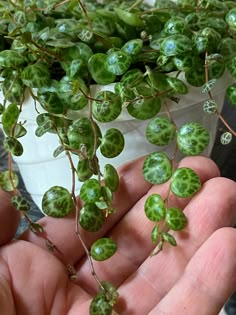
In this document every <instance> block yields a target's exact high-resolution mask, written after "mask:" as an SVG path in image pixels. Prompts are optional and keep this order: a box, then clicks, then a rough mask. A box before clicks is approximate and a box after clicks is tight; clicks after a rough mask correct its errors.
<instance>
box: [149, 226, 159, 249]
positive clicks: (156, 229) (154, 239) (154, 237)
mask: <svg viewBox="0 0 236 315" xmlns="http://www.w3.org/2000/svg"><path fill="white" fill-rule="evenodd" d="M158 237H159V225H155V226H154V228H153V229H152V234H151V239H152V243H153V244H156V243H157V241H158Z"/></svg>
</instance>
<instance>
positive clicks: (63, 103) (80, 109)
mask: <svg viewBox="0 0 236 315" xmlns="http://www.w3.org/2000/svg"><path fill="white" fill-rule="evenodd" d="M235 31H236V4H235V2H234V1H219V0H203V1H197V0H188V1H185V0H178V1H168V0H165V1H156V3H155V4H154V5H153V6H150V5H149V4H147V3H144V1H141V0H138V1H118V0H116V1H112V2H111V1H106V0H104V1H98V2H95V1H86V4H85V3H83V2H82V1H81V0H78V1H77V0H64V1H61V2H59V1H53V0H50V1H46V0H45V1H44V0H25V1H16V2H14V1H11V0H9V1H0V50H1V51H0V71H1V72H0V75H1V78H2V82H1V89H2V92H3V95H4V100H3V103H2V104H1V105H0V114H1V127H2V129H3V131H4V133H5V140H4V147H5V149H6V150H7V151H8V156H9V158H8V161H9V163H8V164H9V168H8V170H6V171H4V172H2V173H0V186H1V188H2V189H4V190H6V191H11V192H12V193H13V197H12V204H13V205H14V206H15V207H16V209H18V210H19V211H21V212H22V215H23V216H24V217H25V218H26V219H27V220H28V222H29V227H30V228H31V230H32V231H33V232H34V233H36V234H37V235H39V236H41V237H43V238H44V239H45V242H46V246H47V248H48V249H49V250H51V251H53V252H57V254H59V255H60V256H61V259H62V261H64V263H65V265H66V267H67V270H68V272H69V276H70V277H71V279H72V280H73V279H76V277H77V273H76V271H75V269H74V267H73V266H72V265H71V264H70V262H68V261H67V259H66V257H64V255H63V253H61V252H60V249H59V248H57V246H56V245H55V244H54V243H53V241H51V240H49V239H47V237H46V236H45V233H44V231H43V227H42V226H40V225H39V224H38V223H35V222H32V221H31V219H30V218H29V216H28V211H29V210H30V204H29V202H28V200H26V199H25V198H24V197H23V196H21V195H20V193H19V191H18V189H17V187H18V178H17V175H16V174H15V173H14V171H13V168H12V158H13V156H20V155H22V154H23V151H24V149H23V146H22V144H21V142H20V140H19V139H20V138H21V137H23V136H24V135H25V134H26V133H27V130H26V128H25V126H24V125H25V123H24V121H22V120H21V119H20V113H21V111H22V109H23V107H24V100H25V98H26V96H27V93H29V94H30V96H31V97H32V98H33V100H34V102H35V110H36V111H37V113H38V116H37V125H38V126H37V129H36V132H35V134H36V136H37V137H42V136H44V134H46V133H54V134H55V136H57V137H58V140H59V146H58V147H57V148H56V149H55V151H54V153H53V156H54V157H55V158H56V157H57V156H59V155H60V154H62V153H63V152H64V153H65V154H66V156H67V157H68V163H69V164H70V166H71V172H72V183H71V191H69V190H67V189H66V188H64V187H61V186H53V187H51V188H50V189H49V190H48V191H46V192H45V194H44V196H43V200H42V209H43V211H44V213H45V214H47V215H49V216H52V217H64V216H66V215H68V214H69V213H70V212H71V211H72V210H73V209H75V213H76V217H75V233H76V234H77V236H78V237H79V239H80V241H81V244H82V245H83V248H84V250H85V253H86V255H87V258H88V261H89V264H90V267H91V273H92V276H93V277H94V278H95V280H96V282H97V283H98V287H99V292H98V294H97V295H96V296H95V297H94V298H93V300H92V302H91V305H90V314H91V315H96V314H99V315H103V314H104V315H109V314H111V312H112V309H113V306H114V305H115V303H116V300H117V298H118V292H117V290H116V288H115V287H114V286H113V285H112V284H111V283H109V282H107V281H102V280H100V279H99V277H98V276H97V274H96V271H95V269H94V265H93V260H96V261H103V260H106V259H108V258H110V257H111V256H113V255H114V254H115V252H116V250H117V245H116V244H115V242H114V240H112V239H111V238H108V237H103V238H99V239H97V240H96V241H95V242H94V243H93V244H92V245H91V246H90V247H88V246H87V245H86V239H83V238H82V236H81V234H80V230H81V229H83V230H85V231H87V232H88V233H93V232H97V231H99V230H100V229H101V228H102V227H103V226H104V224H105V222H106V218H107V217H108V216H110V215H114V214H115V212H116V210H115V209H114V207H113V196H114V193H115V192H116V191H117V189H118V187H119V175H118V173H117V170H116V169H115V167H114V166H113V165H112V164H110V163H107V164H106V165H105V167H104V169H101V168H100V165H99V160H98V158H97V151H98V150H100V152H101V153H102V155H103V156H104V157H105V158H108V159H110V158H114V157H116V156H118V155H119V154H121V153H122V151H123V149H124V146H125V138H124V136H123V134H122V132H121V131H120V130H118V129H116V128H109V129H107V130H106V132H105V133H104V134H102V132H101V130H100V127H99V124H100V123H108V122H112V121H114V120H116V119H117V118H118V117H119V116H120V114H121V112H122V111H123V110H126V111H127V112H128V113H129V115H130V116H132V117H134V118H135V119H137V120H140V121H143V120H147V121H148V122H147V127H146V138H147V141H149V142H150V143H151V144H154V145H157V146H167V145H169V144H171V143H172V144H173V143H175V150H174V152H173V156H172V157H169V156H167V155H166V154H165V153H162V152H158V151H157V152H153V153H151V154H150V155H148V156H147V158H146V159H145V161H144V164H143V176H144V178H145V179H146V180H147V181H148V182H150V183H151V184H162V183H166V182H168V181H169V189H168V192H167V195H166V197H165V198H162V197H161V196H160V195H158V194H152V195H150V196H149V197H148V198H147V200H146V202H145V206H144V211H145V214H146V216H147V218H148V219H149V220H151V221H153V223H154V227H153V229H152V231H151V240H152V242H153V247H155V248H154V250H153V251H152V253H151V256H153V255H156V254H157V253H159V252H160V251H161V250H162V249H163V245H164V244H165V243H166V242H167V243H169V244H171V245H173V246H176V245H177V243H176V239H175V237H174V234H173V233H172V232H173V231H180V230H182V229H184V228H185V226H186V224H187V218H186V216H185V214H184V213H183V211H182V209H179V208H178V207H169V205H168V203H169V196H170V194H174V195H176V196H177V197H179V198H186V197H190V196H193V195H194V194H195V193H196V192H197V191H199V189H200V188H201V182H200V179H199V177H198V175H197V174H196V173H195V172H194V171H193V170H192V169H190V168H185V167H183V168H176V162H177V161H176V155H177V152H178V151H181V152H182V153H183V154H184V155H189V156H193V155H198V154H200V153H201V152H202V151H203V150H204V149H205V147H206V146H207V145H208V143H209V141H210V139H209V134H208V132H207V130H206V129H205V128H204V127H203V126H201V125H200V124H199V123H196V122H186V123H185V124H184V125H182V126H180V127H179V126H177V125H176V123H175V122H174V120H173V118H172V115H171V111H170V109H169V108H168V100H172V101H173V100H174V101H176V102H178V99H179V98H180V97H181V95H184V94H187V93H188V87H187V85H186V84H185V82H184V81H183V80H182V79H181V78H180V75H181V74H184V76H185V79H186V81H187V83H188V84H190V85H192V86H196V87H200V86H202V92H203V93H206V94H207V95H208V100H207V101H206V102H205V103H204V105H203V110H204V112H205V113H206V114H209V115H211V114H216V115H218V117H219V118H220V119H221V120H222V121H223V123H224V125H225V127H226V132H224V133H223V134H222V136H221V141H222V143H223V144H227V143H229V142H230V141H231V139H232V137H233V136H235V135H236V133H235V131H234V130H233V129H232V128H231V127H230V126H229V125H228V124H227V122H226V121H225V120H224V118H223V117H222V116H221V114H220V113H219V111H218V110H217V103H216V102H215V100H214V96H213V95H212V88H213V86H214V84H215V83H216V80H217V79H218V78H220V77H221V76H222V75H223V73H224V72H225V70H227V71H228V72H229V73H230V74H231V75H232V76H233V77H234V78H235V77H236V40H235V34H236V33H235ZM169 73H171V74H173V73H174V74H175V75H172V76H169ZM94 84H99V85H110V84H113V88H114V89H113V91H111V89H110V88H109V89H108V90H103V91H99V92H98V93H96V94H95V95H94V94H93V93H92V89H91V87H92V86H93V85H94ZM226 97H227V99H228V100H229V103H230V104H231V105H232V106H235V105H236V87H235V85H234V84H232V85H230V86H229V87H228V88H227V90H226ZM39 104H40V106H41V108H42V109H43V111H42V110H41V109H40V107H39ZM161 106H165V107H166V110H167V113H168V115H166V116H158V113H159V111H160V109H161ZM72 156H73V157H75V156H76V157H77V158H78V163H77V165H75V163H74V162H73V160H72ZM77 180H79V181H81V182H82V183H83V184H82V187H81V189H80V196H79V197H80V199H81V201H82V207H81V208H80V207H79V205H78V203H77V201H76V196H75V183H76V181H77Z"/></svg>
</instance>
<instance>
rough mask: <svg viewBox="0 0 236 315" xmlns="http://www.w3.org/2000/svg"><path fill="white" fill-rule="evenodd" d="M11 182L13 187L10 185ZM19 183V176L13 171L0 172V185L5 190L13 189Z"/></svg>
mask: <svg viewBox="0 0 236 315" xmlns="http://www.w3.org/2000/svg"><path fill="white" fill-rule="evenodd" d="M12 183H13V185H14V187H13V186H12ZM18 184H19V178H18V176H17V174H16V173H15V172H9V171H3V172H1V173H0V187H1V188H2V189H3V190H5V191H13V190H14V188H16V187H17V186H18Z"/></svg>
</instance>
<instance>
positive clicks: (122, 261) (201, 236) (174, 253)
mask: <svg viewBox="0 0 236 315" xmlns="http://www.w3.org/2000/svg"><path fill="white" fill-rule="evenodd" d="M142 163H143V160H142V159H138V160H136V161H134V162H132V163H128V164H126V165H125V166H123V167H121V168H120V176H121V179H120V188H119V191H118V192H117V193H116V194H115V198H114V203H115V205H116V208H117V212H116V213H115V214H114V215H112V216H110V217H109V218H108V221H107V223H106V225H105V227H104V229H103V230H102V231H101V232H98V233H87V232H84V231H81V235H82V237H83V238H84V240H85V241H86V244H87V246H88V247H89V245H90V244H91V243H92V242H93V241H94V240H95V239H96V238H98V237H101V236H103V235H108V236H109V237H111V238H112V239H114V240H115V241H116V243H117V244H118V251H117V252H116V254H115V255H114V256H113V257H111V258H110V259H108V260H107V261H104V262H96V261H95V262H94V267H95V269H96V272H97V274H98V276H99V278H100V279H101V280H108V281H110V282H111V283H113V284H114V285H115V286H116V287H117V290H118V292H119V294H120V297H119V298H118V301H117V305H116V307H115V309H116V312H117V313H118V314H122V315H126V314H127V315H144V314H150V315H152V314H155V315H162V314H167V315H172V314H173V315H174V314H175V315H184V314H187V315H190V314H191V315H197V314H201V315H217V314H218V313H219V311H220V309H221V307H222V306H223V304H224V303H225V302H226V300H227V298H228V297H229V296H230V295H231V294H232V293H233V292H234V290H235V289H236V259H235V257H236V246H235V244H236V230H235V229H233V228H231V226H232V225H233V224H234V223H235V222H236V211H235V210H236V193H235V192H236V183H235V182H233V181H231V180H229V179H226V178H220V177H219V171H218V169H217V167H216V165H215V164H214V163H213V162H212V161H211V160H209V159H207V158H204V157H194V158H192V157H191V158H185V159H184V160H183V161H181V163H180V166H186V167H191V168H193V169H194V170H195V171H196V172H197V173H198V175H199V177H200V178H201V181H202V183H203V186H202V189H201V191H200V192H198V193H197V194H196V195H195V196H194V197H193V198H191V199H190V198H188V199H179V198H176V197H174V196H171V197H170V201H169V202H170V204H169V205H170V206H171V205H172V204H173V205H175V206H176V205H177V206H179V207H181V208H184V211H185V214H186V216H187V217H188V225H187V227H186V228H185V229H184V230H183V231H181V232H178V233H176V234H175V238H176V240H177V243H178V247H177V248H172V247H169V246H168V245H166V246H164V249H163V251H162V252H160V253H159V254H158V255H157V256H154V257H152V258H150V257H149V255H150V253H151V251H152V250H153V244H152V242H151V240H150V231H151V230H152V227H153V223H152V222H150V221H149V220H147V219H146V217H145V214H144V211H143V207H144V202H145V199H146V197H147V194H150V193H153V192H156V193H159V194H160V195H162V196H165V192H166V191H167V189H168V183H165V184H162V185H158V186H151V185H150V184H148V183H147V182H145V180H144V179H143V178H142V175H141V168H142ZM0 200H1V204H0V231H3V233H2V234H0V243H1V244H2V243H5V245H4V246H2V247H1V248H0V308H1V312H0V313H1V315H13V314H17V315H49V314H50V315H78V314H79V315H88V314H89V304H90V302H91V298H92V296H94V295H95V294H96V293H97V285H96V283H95V280H94V278H93V277H92V276H91V271H90V267H89V264H88V261H87V259H86V256H85V253H84V250H83V248H82V246H81V243H80V241H79V239H78V237H77V236H76V235H75V223H74V216H73V215H70V216H68V217H66V218H63V219H54V218H49V217H47V218H43V219H41V220H40V224H41V225H42V226H43V228H44V230H45V231H46V237H47V238H48V239H50V240H52V241H53V243H54V244H55V245H56V246H57V248H58V249H60V251H61V252H62V253H63V254H64V256H63V257H66V260H67V263H71V264H73V265H74V266H75V268H76V270H77V271H78V279H77V281H76V282H72V281H71V280H70V279H69V277H68V275H67V272H66V270H65V261H64V258H62V257H61V256H60V255H53V254H52V253H50V252H49V251H48V250H46V248H45V240H44V239H43V238H42V237H38V236H37V235H35V234H33V233H32V232H30V231H26V232H25V233H24V234H23V235H22V236H21V237H20V240H17V241H12V242H8V243H6V242H7V241H9V239H10V238H11V237H12V236H13V232H14V229H15V227H16V223H17V222H18V221H19V215H18V213H17V212H15V210H14V209H13V208H12V207H11V205H10V195H9V194H7V193H5V192H3V191H1V192H0ZM9 216H11V225H10V224H9V221H8V222H7V221H6V218H7V217H8V218H9ZM4 220H5V221H4Z"/></svg>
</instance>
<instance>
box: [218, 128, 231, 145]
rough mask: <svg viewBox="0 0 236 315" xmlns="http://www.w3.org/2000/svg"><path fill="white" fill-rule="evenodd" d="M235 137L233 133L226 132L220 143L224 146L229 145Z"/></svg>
mask: <svg viewBox="0 0 236 315" xmlns="http://www.w3.org/2000/svg"><path fill="white" fill-rule="evenodd" d="M232 138H233V135H232V133H231V132H229V131H226V132H224V133H223V134H222V135H221V136H220V142H221V143H222V144H223V145H226V144H229V143H230V142H231V141H232Z"/></svg>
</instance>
